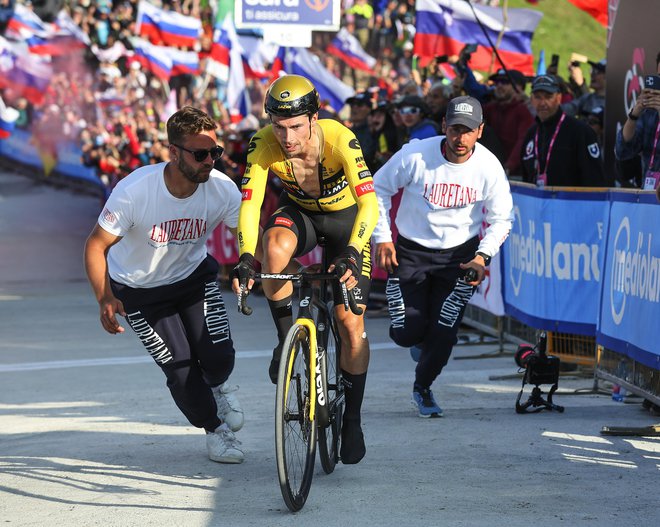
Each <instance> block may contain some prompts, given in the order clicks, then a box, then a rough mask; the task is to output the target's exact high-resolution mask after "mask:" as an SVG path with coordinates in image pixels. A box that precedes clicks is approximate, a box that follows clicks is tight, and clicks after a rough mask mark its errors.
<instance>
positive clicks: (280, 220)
mask: <svg viewBox="0 0 660 527" xmlns="http://www.w3.org/2000/svg"><path fill="white" fill-rule="evenodd" d="M273 223H274V224H275V225H284V226H285V227H289V228H290V227H291V226H292V225H293V220H291V219H289V218H285V217H284V216H278V217H277V218H275V221H274V222H273Z"/></svg>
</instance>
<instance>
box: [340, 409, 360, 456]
mask: <svg viewBox="0 0 660 527" xmlns="http://www.w3.org/2000/svg"><path fill="white" fill-rule="evenodd" d="M366 453H367V448H366V447H365V446H364V435H363V434H362V427H361V426H360V421H359V420H358V419H346V418H344V424H343V426H342V429H341V451H340V453H339V455H340V456H341V462H342V463H343V464H344V465H355V464H356V463H359V462H360V461H361V460H362V458H363V457H364V455H365V454H366Z"/></svg>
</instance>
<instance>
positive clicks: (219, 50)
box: [206, 18, 233, 82]
mask: <svg viewBox="0 0 660 527" xmlns="http://www.w3.org/2000/svg"><path fill="white" fill-rule="evenodd" d="M229 24H231V19H230V18H225V21H224V22H223V23H222V24H218V25H216V26H215V29H214V30H213V43H212V44H211V51H210V53H209V56H208V58H207V59H206V71H207V72H208V73H209V74H210V75H213V76H214V77H215V78H216V79H219V80H221V81H223V82H227V80H228V79H229V50H230V49H231V42H230V40H229V31H228V25H229ZM232 27H233V26H232Z"/></svg>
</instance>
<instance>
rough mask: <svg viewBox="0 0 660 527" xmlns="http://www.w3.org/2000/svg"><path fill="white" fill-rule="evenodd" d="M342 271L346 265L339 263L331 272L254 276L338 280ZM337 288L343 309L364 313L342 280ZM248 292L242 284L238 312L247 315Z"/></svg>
mask: <svg viewBox="0 0 660 527" xmlns="http://www.w3.org/2000/svg"><path fill="white" fill-rule="evenodd" d="M344 273H346V266H344V265H341V264H340V265H339V266H337V267H336V268H335V271H334V272H332V273H306V272H304V271H303V272H301V273H256V275H255V278H262V279H263V278H265V279H267V280H292V281H294V282H297V281H301V280H303V279H308V280H339V277H341V276H343V275H344ZM339 289H340V291H341V295H342V300H343V304H344V309H345V310H346V311H348V310H349V309H350V310H351V312H352V313H354V314H355V315H358V316H359V315H361V314H362V313H364V310H363V309H362V308H361V307H360V306H358V305H357V302H356V301H355V296H354V295H353V291H352V290H349V289H348V288H347V287H346V284H345V283H344V282H340V283H339ZM249 294H250V291H249V290H248V288H247V286H244V285H242V286H241V291H240V293H239V294H238V312H239V313H242V314H243V315H248V316H249V315H251V314H252V311H253V310H252V308H251V307H250V306H248V305H247V297H248V295H249Z"/></svg>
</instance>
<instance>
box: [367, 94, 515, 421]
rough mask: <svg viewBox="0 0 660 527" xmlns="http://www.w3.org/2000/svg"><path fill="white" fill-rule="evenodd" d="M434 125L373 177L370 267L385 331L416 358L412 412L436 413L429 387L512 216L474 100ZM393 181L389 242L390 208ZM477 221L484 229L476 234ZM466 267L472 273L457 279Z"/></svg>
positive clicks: (462, 100) (458, 101) (459, 103)
mask: <svg viewBox="0 0 660 527" xmlns="http://www.w3.org/2000/svg"><path fill="white" fill-rule="evenodd" d="M442 127H443V132H444V133H445V134H446V135H445V136H438V137H431V138H429V139H422V140H420V141H414V142H412V143H409V144H407V145H404V146H403V148H402V149H401V150H399V152H397V153H396V154H394V156H392V158H391V159H390V160H389V161H388V162H387V163H385V165H384V166H383V167H382V168H381V169H380V170H379V171H378V172H377V173H376V174H375V177H374V181H375V186H376V195H377V196H378V205H379V207H380V218H379V220H378V226H377V227H376V230H375V231H374V243H376V259H377V264H378V265H379V266H380V267H382V268H383V269H385V270H386V271H387V272H388V273H389V277H388V281H387V288H386V292H387V300H388V305H389V312H390V337H391V338H392V340H393V341H394V342H396V343H397V344H398V345H399V346H404V347H412V349H411V354H412V355H413V359H416V360H418V364H417V368H416V369H415V382H414V384H413V392H412V401H413V404H414V406H415V408H416V409H417V411H418V412H419V416H420V417H440V416H442V409H441V408H440V407H439V406H438V404H437V403H436V401H435V398H434V396H433V392H432V391H431V384H433V381H435V379H436V378H437V377H438V376H439V375H440V372H441V371H442V369H443V368H444V367H445V365H446V364H447V361H448V360H449V356H450V355H451V352H452V349H453V347H454V345H455V344H456V342H457V335H458V328H459V326H460V324H461V320H462V318H463V313H464V311H465V306H466V304H467V303H468V301H469V300H470V298H471V297H472V295H473V294H474V291H475V289H476V286H477V285H479V284H480V283H481V281H482V280H483V278H484V274H485V267H487V266H488V265H489V264H490V260H491V258H492V257H493V256H495V255H496V254H497V252H498V251H499V248H500V246H501V245H502V243H503V242H504V240H505V239H506V237H507V236H508V234H509V231H510V230H511V223H512V220H513V200H512V198H511V191H510V189H509V182H508V181H507V178H506V175H505V174H504V169H503V168H502V165H501V164H500V162H499V161H498V160H497V158H496V157H495V155H493V154H492V153H491V152H490V151H489V150H488V149H487V148H486V147H484V146H483V145H481V144H479V143H477V140H478V139H479V138H480V137H481V134H482V131H483V127H484V125H483V114H482V109H481V105H480V104H479V101H477V100H476V99H475V98H473V97H457V98H455V99H452V100H451V101H450V102H449V105H448V107H447V114H446V117H445V118H444V119H443V123H442ZM400 188H402V189H403V195H402V198H401V205H400V206H399V211H398V213H397V216H396V220H395V223H396V226H397V229H398V230H399V234H398V238H397V243H396V246H395V245H394V244H393V243H392V232H391V229H390V224H389V218H390V214H389V212H390V207H391V201H392V196H394V195H395V194H396V193H397V192H398V191H399V189H400ZM484 211H485V212H484ZM482 222H485V223H486V224H487V225H488V227H487V228H486V232H485V234H484V236H483V238H482V239H481V240H480V239H479V231H480V229H481V227H482ZM468 269H473V270H474V271H476V273H477V278H476V280H474V281H471V282H466V281H464V279H463V277H464V275H465V274H466V272H467V270H468Z"/></svg>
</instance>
